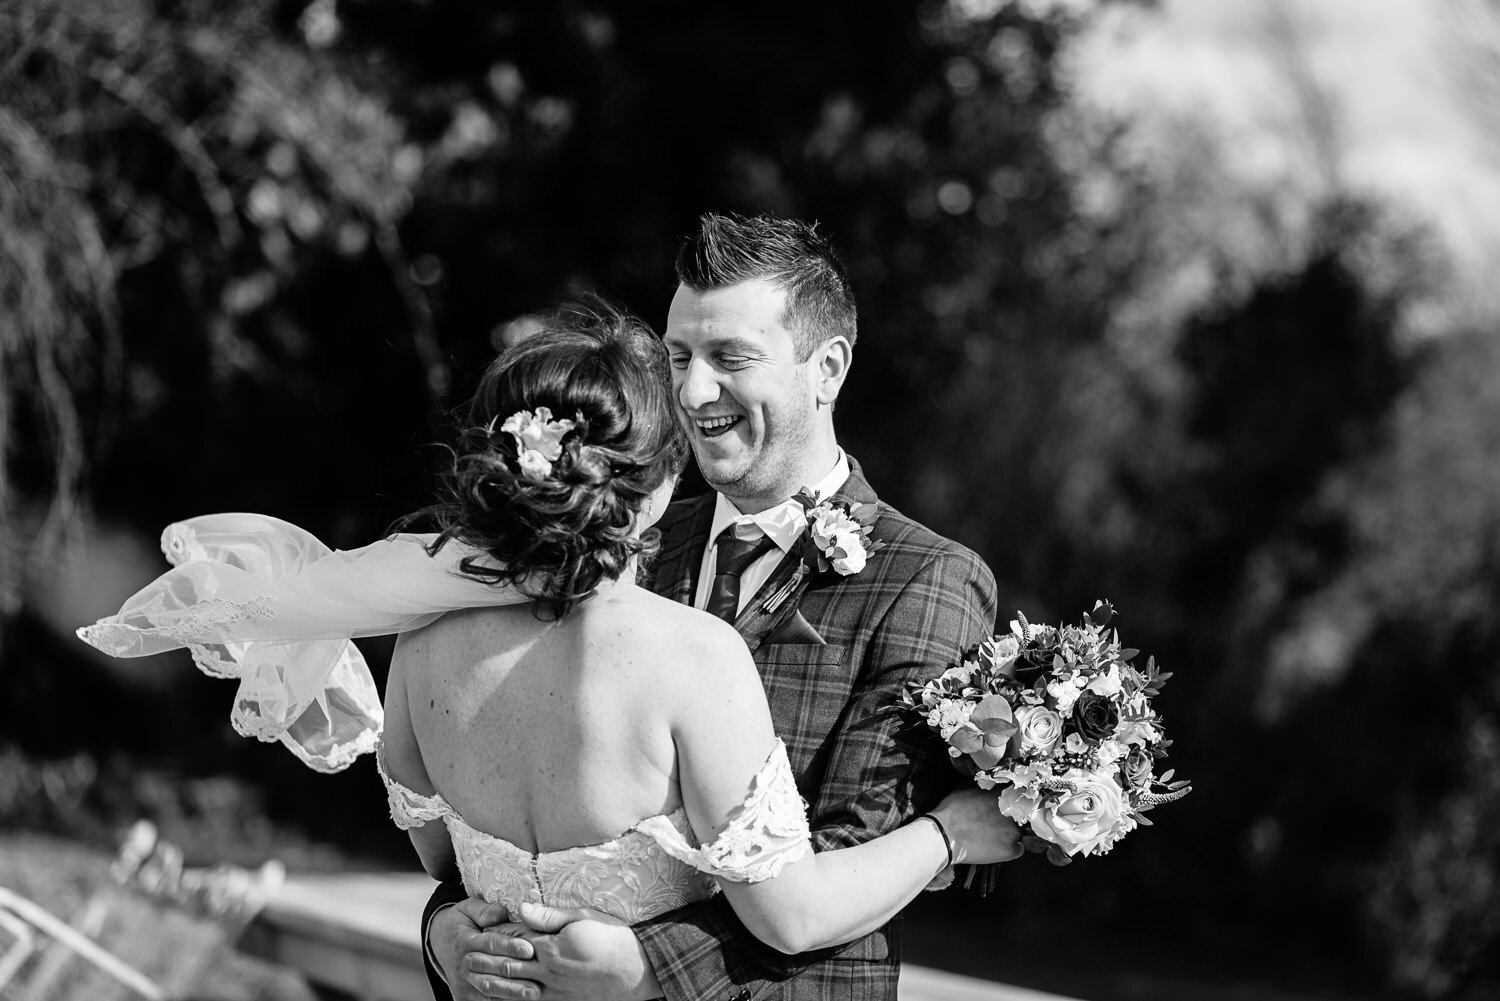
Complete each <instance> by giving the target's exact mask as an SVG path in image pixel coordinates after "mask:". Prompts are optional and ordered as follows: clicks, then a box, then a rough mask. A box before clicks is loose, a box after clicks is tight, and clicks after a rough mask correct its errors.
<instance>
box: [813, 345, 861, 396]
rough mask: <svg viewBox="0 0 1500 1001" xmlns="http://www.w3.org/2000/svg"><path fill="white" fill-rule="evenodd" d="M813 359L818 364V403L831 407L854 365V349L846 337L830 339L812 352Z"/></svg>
mask: <svg viewBox="0 0 1500 1001" xmlns="http://www.w3.org/2000/svg"><path fill="white" fill-rule="evenodd" d="M814 359H815V360H816V361H817V363H818V371H817V380H818V382H817V397H818V402H819V403H820V404H822V405H824V406H832V405H833V401H834V400H837V399H838V398H839V390H840V389H842V388H843V386H844V379H846V378H847V377H848V375H849V366H850V365H852V364H854V347H853V346H852V345H851V344H850V343H849V339H848V338H847V337H843V336H842V335H841V336H838V337H830V338H829V339H828V340H826V341H824V342H823V344H822V346H821V347H819V348H818V350H817V351H816V352H814Z"/></svg>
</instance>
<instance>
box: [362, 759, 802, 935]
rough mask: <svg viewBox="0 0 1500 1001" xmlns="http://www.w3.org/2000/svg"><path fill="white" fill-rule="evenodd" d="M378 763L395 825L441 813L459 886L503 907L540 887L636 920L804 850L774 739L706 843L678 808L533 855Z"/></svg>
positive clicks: (797, 801) (766, 871)
mask: <svg viewBox="0 0 1500 1001" xmlns="http://www.w3.org/2000/svg"><path fill="white" fill-rule="evenodd" d="M376 761H377V763H378V765H379V768H380V777H381V779H382V781H384V782H385V787H386V795H387V798H388V800H389V802H390V808H391V819H392V820H393V821H395V823H396V826H397V827H400V828H402V829H403V830H406V829H409V828H411V827H418V826H421V825H423V824H427V823H431V822H432V821H436V820H441V821H442V822H443V823H444V824H445V825H446V826H447V828H448V835H449V837H450V838H451V839H452V841H453V851H454V854H455V855H456V856H457V858H458V868H459V872H460V874H461V875H462V877H463V882H464V889H465V890H467V891H468V892H469V894H470V896H476V897H483V898H484V899H485V900H487V901H490V902H491V903H494V902H500V903H504V904H506V905H507V906H508V907H511V908H514V907H516V906H519V905H520V904H521V903H522V902H523V901H525V900H527V899H528V897H533V899H534V894H539V895H540V896H541V899H542V902H543V903H546V904H550V905H552V906H555V907H590V908H593V909H594V910H598V911H603V912H605V913H607V914H611V915H613V916H615V917H617V918H620V919H621V920H622V921H626V922H629V923H631V924H634V923H636V922H638V921H644V920H646V919H648V918H651V917H655V916H656V915H658V914H664V913H666V912H667V911H670V910H675V909H676V908H678V907H681V906H682V905H684V904H688V903H691V902H693V901H695V900H702V899H704V898H706V897H708V896H711V895H712V894H713V893H714V892H716V891H717V889H718V885H717V882H716V879H730V880H735V881H738V882H750V883H755V882H759V881H760V880H763V879H770V878H772V877H774V876H776V875H777V874H779V873H780V872H781V870H782V867H784V866H785V865H786V864H787V863H789V862H795V861H797V860H798V859H801V858H804V857H806V856H807V855H808V854H810V853H811V851H812V846H811V835H810V832H809V830H808V826H807V812H806V808H805V807H804V805H803V803H802V798H801V797H800V796H799V795H798V793H797V786H796V783H795V782H794V780H793V778H792V769H791V764H790V762H789V761H788V760H787V755H786V746H785V745H784V744H782V743H781V742H780V741H777V742H776V747H775V749H774V750H772V752H771V755H770V757H769V758H767V759H766V763H765V765H763V766H762V767H761V770H760V771H759V773H757V775H756V777H755V780H754V782H753V783H752V785H751V789H750V793H749V795H748V796H746V798H745V801H744V803H743V804H742V805H741V806H740V808H739V809H738V810H737V811H736V812H735V815H734V816H733V817H732V818H731V820H730V823H729V826H728V827H727V828H726V829H725V830H724V832H723V833H722V834H720V836H719V837H718V838H717V839H716V840H715V841H714V842H713V843H712V844H710V845H706V846H700V845H699V843H698V839H697V838H696V837H695V835H694V834H693V830H692V826H691V824H689V823H688V819H687V813H686V811H685V810H681V809H679V810H676V811H674V812H672V813H669V814H662V815H659V816H655V817H647V818H646V819H644V820H642V821H640V822H639V823H637V824H636V825H635V826H634V827H633V828H631V829H630V830H629V831H626V832H625V833H624V834H622V835H620V836H619V837H617V838H613V839H611V840H609V841H605V842H602V843H600V844H595V845H584V846H581V847H577V848H566V849H563V850H561V851H552V852H541V853H539V854H532V853H531V852H529V851H526V850H525V849H524V848H520V847H518V846H516V845H514V844H512V843H511V842H509V841H506V840H505V839H504V838H498V837H495V836H494V835H492V834H488V833H486V832H484V831H481V830H478V829H477V828H474V827H472V826H470V825H469V824H468V822H466V821H465V820H464V819H463V817H461V816H460V815H459V814H458V811H456V810H454V809H453V808H452V807H451V806H449V805H448V803H447V801H446V800H444V799H443V797H442V795H441V794H434V795H431V796H423V795H421V794H420V793H416V792H414V791H412V790H411V789H408V788H407V787H406V786H403V785H402V784H401V783H399V782H397V781H396V780H394V779H392V778H391V776H390V773H389V772H388V771H387V770H386V767H385V754H384V748H383V747H381V748H380V749H379V750H378V751H377V754H376Z"/></svg>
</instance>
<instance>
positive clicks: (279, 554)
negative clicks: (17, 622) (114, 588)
mask: <svg viewBox="0 0 1500 1001" xmlns="http://www.w3.org/2000/svg"><path fill="white" fill-rule="evenodd" d="M433 538H434V537H433V536H431V535H417V534H400V535H393V536H391V537H389V538H386V539H382V540H380V541H378V542H374V543H371V544H370V545H368V546H364V547H362V548H359V549H353V550H348V551H341V550H334V549H329V548H328V547H327V546H325V545H324V544H323V543H322V542H320V541H319V540H318V539H317V538H316V537H315V536H313V535H312V534H311V533H309V532H307V531H305V530H303V529H301V528H299V527H297V526H296V525H293V524H291V523H289V522H285V521H281V520H280V519H277V518H272V517H269V516H267V515H259V514H214V515H204V516H201V517H197V518H190V519H188V520H187V521H181V522H176V523H174V524H171V525H169V526H167V528H166V530H165V531H164V532H163V533H162V538H161V547H162V552H163V553H164V554H165V555H166V557H167V560H168V562H169V563H171V564H172V565H173V566H172V569H170V570H168V571H167V572H166V573H164V574H162V575H161V576H160V577H158V578H156V579H155V580H154V581H152V582H151V583H149V584H147V585H146V586H145V587H144V588H142V589H141V590H140V591H137V592H136V593H135V594H134V595H132V596H131V597H130V598H129V599H128V600H127V601H126V602H125V604H124V605H123V606H122V607H121V608H120V611H119V612H117V613H116V614H114V615H110V616H106V617H105V618H102V619H100V620H99V621H98V622H95V623H94V624H92V625H88V626H83V627H82V628H80V629H79V630H78V637H79V638H80V639H82V640H83V641H84V642H85V643H88V644H89V645H91V646H93V647H95V648H97V649H99V650H102V651H103V652H104V653H107V654H109V655H110V656H113V657H145V656H150V655H152V654H157V653H162V652H164V651H167V650H175V649H184V648H185V649H187V650H188V651H189V652H190V653H191V654H192V658H193V663H194V664H196V665H197V666H198V668H199V669H200V670H202V671H203V672H204V673H205V674H208V675H211V676H213V677H218V678H234V679H237V680H238V681H239V690H238V692H237V693H236V695H235V699H234V703H233V705H232V707H231V710H230V722H231V724H232V725H233V727H234V729H235V731H236V732H238V733H239V734H241V735H242V736H247V737H255V738H257V739H259V740H263V741H268V742H280V743H282V744H284V745H286V747H287V748H288V749H289V750H291V751H292V753H293V754H295V755H296V756H297V757H298V758H299V759H300V760H301V761H302V762H303V763H305V764H306V765H308V766H309V767H310V768H314V769H316V770H318V771H323V772H334V771H339V770H342V769H344V768H346V767H348V766H349V765H350V764H351V763H352V762H353V761H354V760H355V758H357V757H358V756H359V755H361V754H365V753H368V752H370V751H373V750H374V749H375V745H376V741H377V740H378V738H379V736H380V731H381V726H382V723H383V720H384V714H383V712H382V709H381V700H380V692H379V691H378V689H377V688H376V686H375V681H374V678H373V677H372V676H371V674H370V669H369V666H368V664H366V662H365V659H364V656H363V655H362V654H361V653H360V651H359V649H358V648H357V647H356V646H355V645H354V644H353V643H352V642H350V641H351V640H352V639H353V638H355V637H359V636H381V635H389V634H393V633H401V632H406V631H408V630H412V629H418V628H421V627H422V626H425V625H427V624H429V623H431V622H432V621H434V620H436V619H437V618H438V617H439V616H441V615H442V614H443V613H444V612H449V611H453V610H455V609H459V608H476V607H490V606H496V605H509V604H518V603H522V602H525V601H527V600H528V599H527V598H526V597H525V596H524V595H522V594H520V593H518V592H517V591H515V589H513V588H509V587H499V586H494V585H490V584H486V583H484V582H482V581H477V580H474V579H473V578H471V577H467V576H464V575H462V574H461V573H459V572H458V563H459V561H460V560H461V559H463V558H464V557H466V556H474V555H476V552H475V550H473V549H471V548H470V547H467V546H464V545H462V544H460V543H449V544H448V545H446V546H444V547H443V548H442V549H441V550H439V552H438V554H437V555H436V556H429V555H428V553H427V546H428V545H429V544H430V543H431V542H432V540H433Z"/></svg>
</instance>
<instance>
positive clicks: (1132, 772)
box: [1120, 747, 1152, 789]
mask: <svg viewBox="0 0 1500 1001" xmlns="http://www.w3.org/2000/svg"><path fill="white" fill-rule="evenodd" d="M1151 765H1152V758H1151V752H1150V751H1148V750H1147V749H1146V748H1144V747H1132V748H1131V749H1130V753H1129V754H1127V755H1125V758H1124V760H1122V761H1121V762H1120V777H1121V778H1122V779H1124V780H1125V788H1127V789H1143V788H1145V786H1146V785H1147V783H1149V782H1150V781H1151Z"/></svg>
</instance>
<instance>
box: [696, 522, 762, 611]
mask: <svg viewBox="0 0 1500 1001" xmlns="http://www.w3.org/2000/svg"><path fill="white" fill-rule="evenodd" d="M716 547H717V549H716V553H715V558H714V583H713V587H712V588H710V590H709V592H708V605H707V606H705V608H706V611H708V612H709V613H710V614H712V615H717V616H718V617H719V618H721V619H723V620H724V621H725V622H728V623H730V624H731V625H732V624H733V623H734V620H735V617H736V616H737V615H739V611H740V575H741V574H743V573H744V572H745V571H746V570H748V569H749V568H750V565H751V564H752V563H754V562H755V561H756V560H758V559H760V558H761V557H762V556H764V555H765V554H766V553H768V552H770V551H771V550H772V549H774V548H776V541H775V540H774V539H772V538H771V537H770V536H769V535H762V536H761V537H760V538H758V539H753V540H751V541H749V542H746V541H745V540H744V539H741V538H737V537H736V536H735V534H734V526H733V525H731V526H729V527H728V528H726V529H724V531H722V532H720V533H719V540H718V542H717V543H716Z"/></svg>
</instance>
